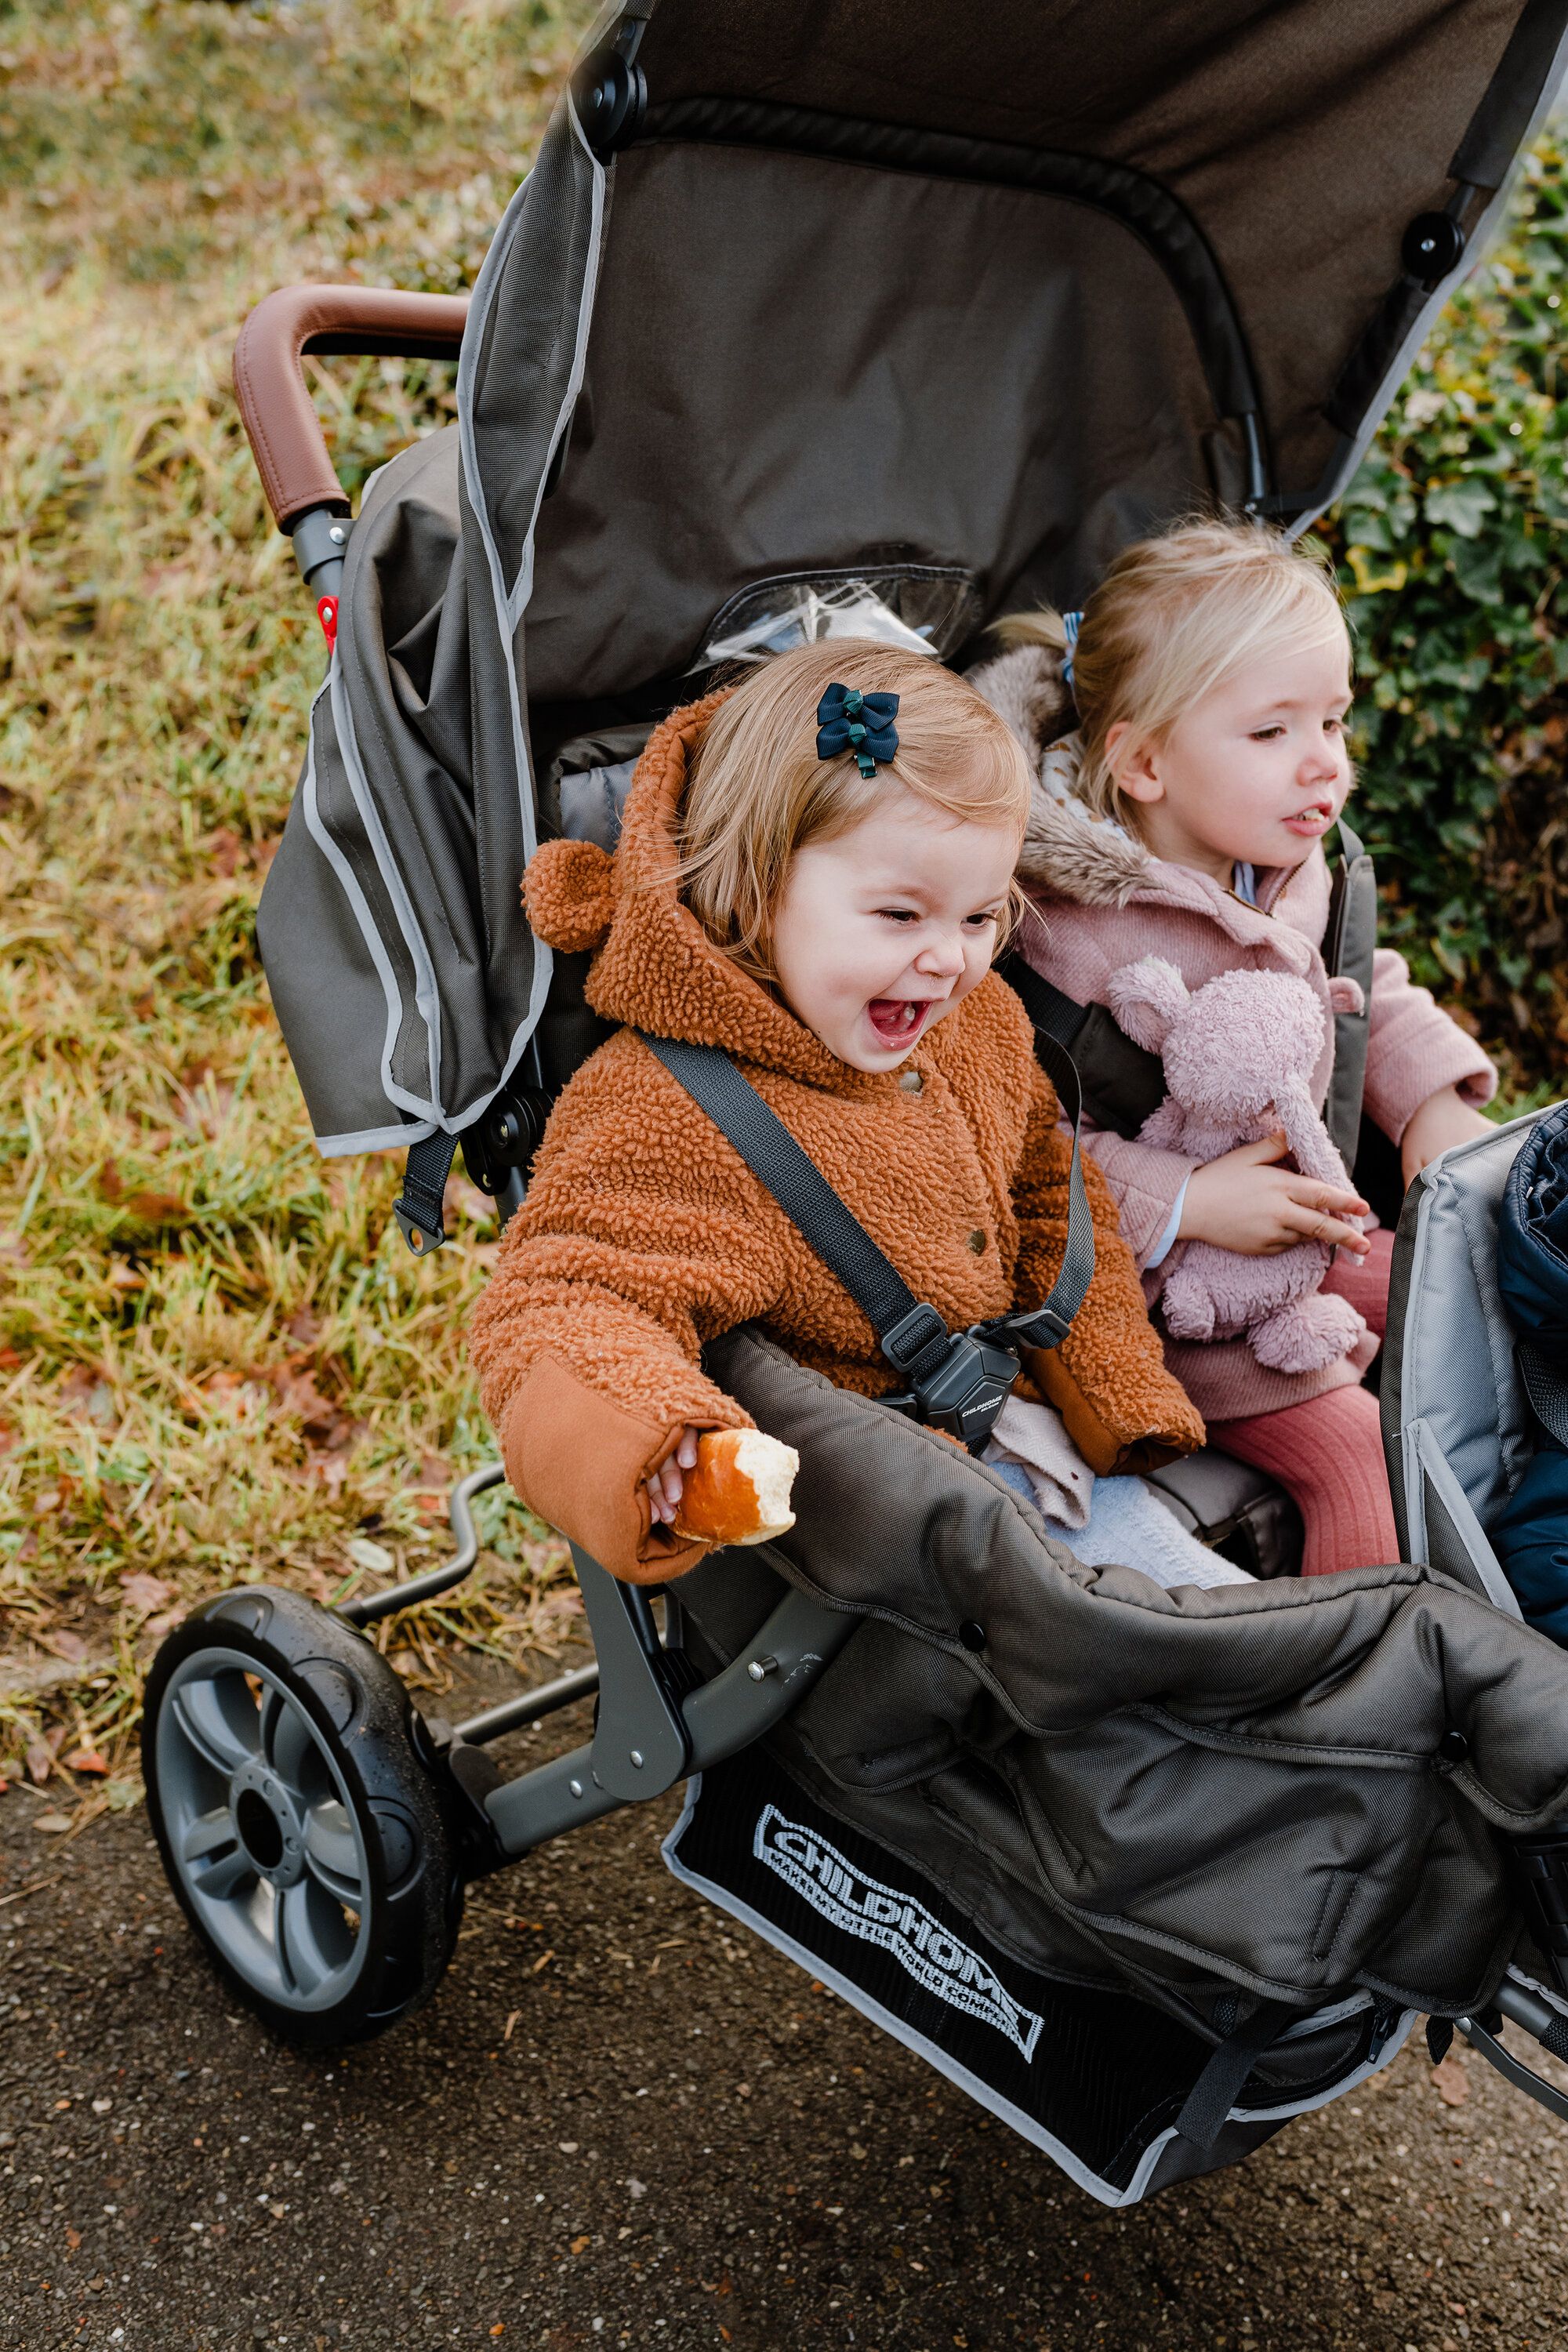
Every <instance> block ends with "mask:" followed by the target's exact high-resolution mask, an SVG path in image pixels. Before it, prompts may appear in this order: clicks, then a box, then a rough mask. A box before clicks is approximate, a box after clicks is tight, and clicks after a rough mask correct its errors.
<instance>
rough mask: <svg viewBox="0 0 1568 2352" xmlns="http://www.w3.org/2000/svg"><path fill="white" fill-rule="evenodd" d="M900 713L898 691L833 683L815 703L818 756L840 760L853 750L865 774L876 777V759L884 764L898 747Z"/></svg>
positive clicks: (859, 767) (861, 770)
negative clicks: (876, 691) (896, 722)
mask: <svg viewBox="0 0 1568 2352" xmlns="http://www.w3.org/2000/svg"><path fill="white" fill-rule="evenodd" d="M898 714H899V698H898V696H897V695H896V694H862V693H861V691H860V689H859V688H858V686H839V685H837V684H835V685H833V686H830V687H829V688H828V689H827V691H826V694H825V695H824V696H823V698H822V700H821V701H820V702H819V703H818V704H817V706H816V756H817V758H818V759H819V760H837V757H838V754H839V753H840V751H853V752H854V754H855V764H856V766H857V767H858V769H859V771H860V773H861V774H862V775H863V776H874V775H875V774H876V772H877V762H878V761H879V760H880V761H881V762H882V764H883V765H884V767H885V766H886V765H887V763H888V761H889V760H891V759H892V758H893V756H894V754H895V753H896V752H897V751H898V748H899V738H898V732H897V730H896V729H895V728H894V725H893V721H894V719H896V718H897V717H898Z"/></svg>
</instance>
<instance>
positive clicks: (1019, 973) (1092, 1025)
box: [1000, 817, 1377, 1169]
mask: <svg viewBox="0 0 1568 2352" xmlns="http://www.w3.org/2000/svg"><path fill="white" fill-rule="evenodd" d="M1340 850H1341V856H1340V862H1339V864H1338V866H1336V867H1335V869H1334V879H1333V889H1332V894H1331V898H1330V900H1329V919H1328V923H1327V926H1326V928H1325V929H1324V932H1323V965H1324V969H1325V971H1327V972H1328V975H1329V977H1330V979H1331V980H1338V979H1341V978H1343V979H1349V980H1353V981H1355V982H1357V983H1358V984H1359V986H1360V988H1361V992H1362V1010H1361V1011H1360V1012H1359V1013H1335V1014H1334V1017H1333V1018H1334V1066H1333V1070H1332V1073H1331V1076H1330V1079H1329V1097H1328V1100H1327V1102H1326V1103H1325V1104H1324V1106H1323V1123H1324V1125H1325V1126H1326V1127H1327V1129H1328V1130H1329V1133H1330V1135H1331V1137H1332V1138H1333V1141H1334V1147H1335V1149H1336V1150H1337V1151H1338V1152H1339V1155H1340V1157H1341V1159H1342V1160H1343V1161H1344V1163H1345V1166H1346V1167H1347V1168H1348V1169H1353V1168H1354V1166H1355V1161H1356V1151H1357V1148H1358V1145H1359V1142H1360V1138H1361V1106H1362V1097H1363V1094H1364V1092H1365V1089H1366V1048H1367V1037H1368V1034H1369V1027H1368V1012H1367V1008H1368V1006H1369V1005H1370V1004H1371V1002H1372V960H1373V953H1374V951H1375V950H1376V947H1377V876H1376V872H1375V870H1374V868H1373V862H1372V858H1371V857H1370V856H1369V855H1368V853H1367V851H1366V850H1365V849H1364V848H1363V846H1362V843H1361V840H1360V837H1359V835H1356V834H1354V833H1352V830H1351V828H1350V826H1349V825H1348V824H1346V823H1345V821H1344V819H1343V817H1341V819H1340ZM1000 970H1001V973H1002V977H1003V979H1004V980H1005V982H1007V984H1008V986H1009V987H1010V988H1011V989H1012V990H1013V991H1014V992H1015V994H1016V995H1017V996H1018V997H1020V998H1021V999H1022V1001H1023V1005H1024V1010H1025V1012H1026V1013H1027V1014H1028V1016H1029V1018H1030V1020H1031V1021H1032V1022H1033V1023H1034V1024H1035V1034H1036V1036H1037V1038H1047V1037H1048V1038H1051V1039H1052V1040H1054V1041H1055V1043H1056V1044H1057V1045H1058V1046H1060V1047H1061V1048H1062V1049H1063V1050H1064V1051H1066V1052H1067V1053H1068V1054H1070V1055H1072V1056H1073V1058H1074V1059H1075V1061H1076V1062H1077V1064H1078V1066H1079V1069H1080V1070H1081V1071H1082V1072H1083V1106H1084V1108H1085V1109H1086V1110H1087V1111H1088V1113H1089V1117H1090V1118H1092V1119H1093V1121H1094V1123H1095V1125H1096V1126H1097V1127H1103V1128H1109V1129H1110V1130H1111V1131H1112V1132H1113V1133H1114V1134H1117V1135H1127V1136H1132V1135H1136V1134H1137V1132H1138V1130H1139V1129H1140V1128H1141V1127H1142V1124H1143V1122H1144V1120H1145V1119H1146V1118H1149V1117H1150V1116H1151V1114H1152V1112H1154V1111H1156V1110H1158V1109H1159V1108H1160V1105H1161V1104H1162V1103H1163V1101H1164V1099H1165V1066H1164V1064H1163V1062H1162V1060H1161V1059H1160V1056H1159V1055H1158V1054H1152V1053H1150V1052H1149V1050H1148V1049H1147V1047H1146V1046H1143V1045H1134V1044H1133V1042H1132V1040H1131V1037H1129V1036H1128V1034H1127V1033H1126V1032H1125V1030H1123V1029H1121V1028H1119V1027H1118V1026H1117V1024H1116V1022H1115V1020H1114V1019H1113V1018H1112V1016H1111V1014H1110V1013H1109V1012H1108V1011H1107V1009H1106V1007H1105V1006H1104V1005H1103V1004H1080V1003H1079V1001H1078V999H1077V998H1076V997H1073V996H1068V994H1067V993H1066V992H1065V991H1064V990H1062V989H1059V988H1058V987H1057V986H1056V985H1055V984H1054V983H1053V982H1050V981H1048V980H1047V979H1046V977H1045V975H1044V974H1043V973H1042V972H1037V971H1036V970H1035V969H1034V966H1033V965H1032V964H1028V963H1026V962H1025V961H1024V959H1023V957H1022V956H1021V955H1019V954H1018V953H1017V952H1016V950H1015V951H1014V952H1013V953H1012V954H1011V955H1009V956H1007V957H1005V959H1004V961H1003V962H1002V964H1001V966H1000ZM1042 1058H1043V1056H1042ZM1046 1066H1047V1069H1048V1068H1050V1065H1049V1063H1047V1065H1046ZM1054 1075H1055V1074H1054V1072H1053V1076H1054Z"/></svg>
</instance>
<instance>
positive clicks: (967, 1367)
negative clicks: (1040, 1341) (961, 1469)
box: [877, 1307, 1019, 1454]
mask: <svg viewBox="0 0 1568 2352" xmlns="http://www.w3.org/2000/svg"><path fill="white" fill-rule="evenodd" d="M929 1311H930V1313H931V1315H932V1316H933V1317H935V1318H936V1320H937V1321H938V1322H939V1323H940V1322H941V1318H940V1317H939V1316H937V1315H936V1309H935V1308H934V1307H932V1308H931V1309H930V1310H929ZM943 1328H944V1330H945V1328H946V1327H945V1326H943ZM1018 1369H1019V1368H1018V1359H1017V1357H1016V1356H1015V1355H1014V1353H1013V1351H1012V1349H1010V1348H999V1347H997V1345H996V1344H995V1342H994V1340H992V1339H987V1338H986V1337H985V1334H984V1329H983V1328H982V1327H981V1326H979V1325H976V1326H975V1328H974V1329H973V1331H951V1332H948V1333H947V1345H946V1347H945V1348H944V1349H943V1350H942V1357H941V1360H940V1361H939V1362H937V1363H936V1364H935V1365H934V1366H933V1367H932V1369H931V1370H930V1371H929V1372H927V1373H926V1375H925V1377H924V1378H923V1379H917V1380H916V1381H915V1382H914V1384H913V1386H912V1387H911V1388H910V1389H909V1390H907V1391H905V1393H904V1394H903V1395H902V1396H890V1397H879V1398H878V1400H877V1402H878V1403H879V1404H885V1405H888V1406H890V1408H891V1409H892V1411H893V1412H902V1413H907V1414H908V1415H909V1416H910V1420H911V1421H918V1422H920V1423H922V1424H923V1426H924V1427H925V1428H927V1429H940V1430H942V1431H944V1432H945V1433H946V1434H947V1435H948V1436H949V1437H956V1438H957V1440H958V1442H959V1444H961V1445H964V1446H967V1447H968V1449H969V1451H970V1453H971V1454H982V1453H984V1450H985V1443H986V1440H987V1439H988V1438H989V1436H990V1434H991V1433H992V1431H993V1429H994V1427H995V1426H996V1416H997V1414H998V1413H999V1412H1001V1410H1002V1408H1003V1406H1004V1405H1005V1403H1006V1402H1007V1399H1008V1397H1009V1396H1010V1395H1011V1393H1012V1389H1013V1383H1014V1381H1016V1379H1017V1377H1018Z"/></svg>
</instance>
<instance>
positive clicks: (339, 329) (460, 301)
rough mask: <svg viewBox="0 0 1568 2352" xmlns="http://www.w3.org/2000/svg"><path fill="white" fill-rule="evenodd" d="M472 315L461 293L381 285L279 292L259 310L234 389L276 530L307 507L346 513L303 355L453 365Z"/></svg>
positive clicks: (237, 362) (249, 326) (243, 335)
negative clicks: (377, 356) (373, 355)
mask: <svg viewBox="0 0 1568 2352" xmlns="http://www.w3.org/2000/svg"><path fill="white" fill-rule="evenodd" d="M467 317H468V296H467V295H466V294H398V293H394V292H393V291H392V290H391V289H389V288H385V287H380V286H285V287H283V288H282V289H280V291H279V292H278V293H276V294H268V297H267V299H266V300H265V301H264V302H258V304H257V306H256V308H255V310H252V312H251V314H250V316H249V318H248V319H247V320H246V322H245V324H244V326H243V327H242V328H241V329H240V331H239V341H238V342H237V344H236V345H235V347H234V391H235V397H236V399H237V401H238V403H239V413H240V416H241V417H242V419H243V420H244V424H245V429H246V432H247V436H249V440H250V446H251V451H252V453H253V455H254V457H255V458H256V465H257V470H258V473H259V474H260V476H261V486H262V488H263V489H264V490H265V491H266V493H267V503H268V506H269V507H270V508H271V509H272V511H273V514H274V515H275V516H276V518H277V520H278V528H279V530H289V527H290V526H291V525H292V524H293V523H295V522H296V521H298V520H299V518H300V516H301V515H302V514H305V513H307V512H308V511H309V510H310V508H312V507H339V508H342V509H343V511H344V512H345V513H346V512H347V510H348V503H349V502H348V499H347V498H346V497H345V496H344V494H343V487H342V483H341V482H340V481H339V479H338V478H337V475H336V473H335V471H334V470H333V467H332V461H331V457H330V456H329V455H328V453H327V441H326V436H325V434H323V432H322V431H321V419H320V418H319V417H318V415H316V406H315V403H314V401H312V399H311V398H310V387H309V386H308V385H307V383H306V382H305V371H304V369H303V368H302V367H301V366H300V360H301V359H302V358H303V356H304V354H305V352H356V353H365V352H384V353H386V354H387V355H388V356H390V357H393V358H397V359H437V360H449V359H456V358H457V356H458V345H459V344H460V343H461V341H462V340H463V321H464V320H465V319H466V318H467Z"/></svg>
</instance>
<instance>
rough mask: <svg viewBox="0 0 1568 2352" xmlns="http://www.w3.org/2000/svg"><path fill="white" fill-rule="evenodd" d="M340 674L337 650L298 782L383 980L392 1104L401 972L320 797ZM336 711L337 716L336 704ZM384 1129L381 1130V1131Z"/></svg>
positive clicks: (313, 831) (386, 1079) (385, 1084)
mask: <svg viewBox="0 0 1568 2352" xmlns="http://www.w3.org/2000/svg"><path fill="white" fill-rule="evenodd" d="M337 672H338V656H337V653H336V650H335V649H334V651H333V654H332V656H331V661H330V662H329V663H328V665H327V675H326V677H324V678H323V679H322V680H321V685H320V686H319V687H318V688H316V693H315V698H314V699H313V700H312V702H311V704H310V718H309V719H308V721H307V724H306V733H305V772H304V775H303V776H302V777H301V778H300V805H301V807H302V808H303V810H304V812H305V827H306V830H307V832H308V833H309V834H310V838H311V840H312V841H313V842H314V843H315V845H316V846H317V848H318V849H319V850H320V851H321V855H322V856H323V857H324V858H325V859H326V861H327V864H328V865H329V866H331V869H332V872H333V873H334V874H335V875H336V876H337V877H338V884H339V887H340V888H341V889H342V894H343V896H344V898H346V899H347V900H348V902H349V907H350V908H351V910H352V912H353V919H354V920H355V922H356V923H357V924H358V925H359V928H360V936H361V937H362V939H363V940H364V943H365V946H366V947H367V948H368V949H369V950H370V957H371V961H372V962H373V963H374V966H375V970H376V977H377V978H378V979H379V980H380V982H381V985H382V992H383V993H384V996H385V998H386V1035H385V1037H384V1040H383V1043H382V1048H381V1083H382V1089H383V1091H384V1094H385V1095H386V1097H387V1100H388V1102H389V1103H395V1102H396V1100H397V1096H396V1094H395V1091H394V1081H393V1076H392V1055H393V1049H394V1047H395V1045H396V1044H397V1032H398V1027H399V1024H401V1022H402V1019H403V994H402V991H401V990H400V989H399V987H398V985H397V975H396V973H395V971H393V969H392V959H391V957H390V956H389V955H388V954H387V952H386V950H385V948H384V945H383V944H382V937H381V930H380V927H379V926H378V924H377V923H376V921H375V919H374V916H373V915H372V913H371V911H370V907H369V904H368V902H367V900H366V898H365V895H364V892H363V890H362V889H361V888H360V887H359V879H358V877H357V876H356V875H355V873H354V870H353V866H351V865H350V864H349V861H348V859H347V858H346V857H345V856H343V853H342V849H341V848H340V847H339V846H338V844H337V843H336V842H335V841H334V840H333V838H332V836H331V833H330V832H329V830H328V828H327V825H326V823H325V820H324V819H323V817H322V815H321V807H320V804H319V803H318V800H317V796H316V707H317V704H318V703H320V701H321V697H322V696H323V695H324V694H330V692H331V685H332V681H333V679H334V678H335V677H336V676H337ZM333 712H334V717H335V715H336V704H335V702H334V704H333ZM403 1108H407V1109H410V1110H416V1111H419V1112H426V1110H427V1106H426V1104H424V1103H408V1104H405V1105H404V1106H403ZM382 1131H383V1130H380V1129H378V1130H377V1132H378V1133H379V1132H382ZM343 1148H344V1149H345V1150H347V1149H350V1148H352V1147H349V1146H346V1145H345V1146H344V1147H343ZM382 1148H384V1147H380V1146H378V1147H377V1149H382ZM321 1149H322V1150H326V1146H325V1145H322V1146H321Z"/></svg>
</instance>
